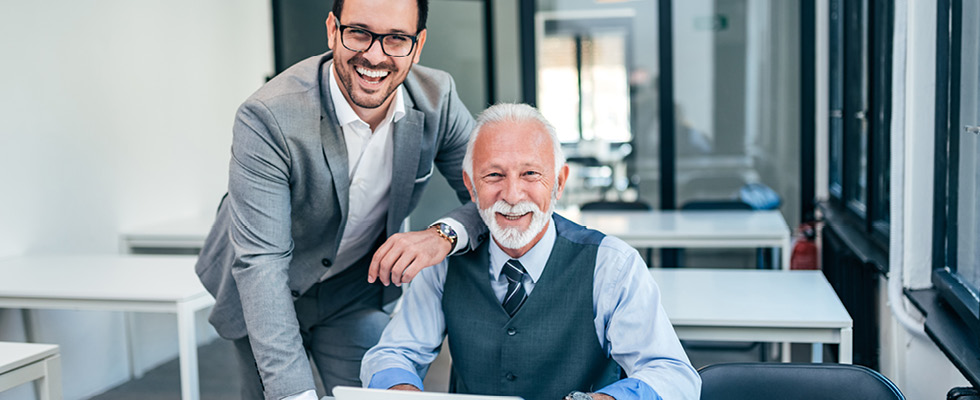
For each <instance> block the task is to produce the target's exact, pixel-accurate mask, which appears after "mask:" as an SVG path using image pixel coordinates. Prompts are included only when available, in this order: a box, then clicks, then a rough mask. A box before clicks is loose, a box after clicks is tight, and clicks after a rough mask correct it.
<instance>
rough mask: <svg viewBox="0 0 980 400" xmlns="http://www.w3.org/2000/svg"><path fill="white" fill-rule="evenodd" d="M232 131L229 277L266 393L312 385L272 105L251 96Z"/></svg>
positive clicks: (286, 175) (285, 162)
mask: <svg viewBox="0 0 980 400" xmlns="http://www.w3.org/2000/svg"><path fill="white" fill-rule="evenodd" d="M233 134H234V137H233V141H232V157H231V165H230V175H229V182H228V192H229V194H228V196H229V200H230V202H231V203H230V205H231V207H232V209H231V219H232V222H231V232H230V241H231V244H232V246H234V249H235V253H236V254H237V257H236V258H235V260H234V263H233V265H232V276H233V277H234V279H235V283H236V284H237V286H238V291H239V294H240V297H241V304H242V312H243V316H244V318H245V324H246V326H247V329H248V336H249V341H250V342H251V346H252V351H253V354H255V359H256V363H257V366H258V370H259V372H260V376H261V378H262V382H263V386H264V388H265V391H266V396H267V397H273V398H282V397H285V396H287V395H290V394H295V393H299V392H302V391H303V390H307V389H313V388H314V384H313V376H312V373H311V369H310V365H309V361H308V359H307V358H306V355H305V352H304V350H303V346H302V339H301V337H300V333H299V322H298V321H297V318H296V312H295V308H294V307H293V300H294V299H293V297H292V295H291V293H290V289H289V287H288V285H287V281H288V271H289V263H290V260H291V258H292V249H293V241H292V236H291V230H290V228H291V226H290V224H291V222H290V211H291V210H290V163H291V159H290V154H289V148H288V147H287V144H286V140H285V138H284V137H283V135H282V132H281V131H280V129H279V126H278V125H277V123H276V120H275V118H274V117H273V115H272V113H271V112H270V111H269V108H268V107H266V105H265V104H263V103H262V102H261V101H259V100H256V99H250V100H248V101H246V102H245V104H243V105H242V106H241V108H240V109H239V111H238V114H237V116H236V120H235V125H234V128H233Z"/></svg>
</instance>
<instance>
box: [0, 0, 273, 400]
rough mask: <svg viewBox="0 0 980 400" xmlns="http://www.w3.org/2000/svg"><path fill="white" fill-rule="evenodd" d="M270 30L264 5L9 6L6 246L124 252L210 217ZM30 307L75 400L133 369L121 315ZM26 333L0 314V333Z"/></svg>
mask: <svg viewBox="0 0 980 400" xmlns="http://www.w3.org/2000/svg"><path fill="white" fill-rule="evenodd" d="M271 37H272V36H271V11H270V9H269V2H268V1H264V0H248V1H241V0H238V1H232V0H212V1H204V2H201V1H193V0H171V1H162V0H158V1H139V2H134V1H125V0H89V1H67V0H61V1H58V0H39V1H30V2H3V3H2V4H0V54H2V57H3V62H2V63H0V76H2V77H3V89H2V91H0V121H2V123H0V171H3V172H2V174H3V175H2V176H3V179H2V182H3V189H2V194H0V257H9V256H16V255H22V254H46V253H114V252H117V251H118V235H119V232H120V231H121V230H122V229H124V228H126V227H130V226H135V225H141V224H146V223H151V222H155V221H163V220H168V219H173V218H177V217H182V216H192V215H196V214H200V213H206V212H213V209H214V208H215V207H216V206H217V202H218V199H219V198H220V196H221V195H222V193H223V192H224V190H225V188H226V186H227V184H226V182H227V168H228V167H227V165H228V154H229V146H230V142H231V133H230V128H231V123H232V120H233V117H234V112H235V109H236V108H237V106H238V104H240V103H241V101H242V100H244V99H245V97H247V96H248V95H249V94H250V93H251V92H252V91H254V90H255V89H257V88H258V87H259V86H260V85H261V84H262V83H263V82H264V81H265V77H266V76H267V75H269V74H271V73H272V71H273V68H272V44H271ZM148 278H151V277H148ZM31 316H32V319H33V321H34V323H33V324H32V325H33V327H34V328H35V329H34V336H35V338H34V339H35V340H38V341H42V342H50V343H57V344H59V345H61V351H62V363H63V364H62V366H63V370H64V374H63V376H64V394H65V398H66V399H76V398H85V397H88V396H91V395H93V394H95V393H98V392H101V391H103V390H105V389H107V388H109V387H111V386H112V385H113V384H116V383H119V382H121V381H124V380H125V379H127V378H128V376H127V370H128V364H127V358H126V354H125V351H124V347H123V340H122V339H123V324H122V317H121V315H120V314H118V313H107V312H88V311H86V312H74V311H37V312H31ZM24 335H25V331H24V327H23V326H22V323H21V318H20V313H19V312H17V311H14V310H0V340H23V338H24ZM156 344H157V343H153V342H150V343H146V344H145V345H146V346H147V347H151V348H152V347H154V345H156ZM31 396H32V389H31V388H30V387H28V386H24V387H21V388H17V389H15V390H13V391H10V392H6V393H4V394H0V399H4V400H7V399H29V398H32V397H31Z"/></svg>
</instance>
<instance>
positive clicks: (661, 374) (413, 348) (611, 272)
mask: <svg viewBox="0 0 980 400" xmlns="http://www.w3.org/2000/svg"><path fill="white" fill-rule="evenodd" d="M554 225H555V224H554V223H553V222H550V223H549V224H548V228H547V232H546V233H545V235H544V237H542V238H541V240H540V241H539V242H538V243H537V244H536V245H535V246H534V247H532V248H531V250H529V251H528V252H527V253H526V254H524V255H523V256H522V257H521V258H519V259H518V261H520V262H521V264H522V265H523V266H524V268H525V269H526V270H527V272H528V275H529V276H530V279H527V277H525V279H524V282H523V284H524V290H525V291H527V293H528V296H533V293H532V292H533V290H534V285H535V283H536V282H537V281H538V279H539V278H540V277H541V274H542V272H543V271H544V267H545V264H546V263H547V262H548V257H549V255H550V254H551V249H552V248H553V247H554V244H555V238H556V236H557V233H556V231H555V227H554ZM488 247H489V251H490V265H489V268H488V275H487V277H488V279H490V286H491V287H492V288H493V291H494V293H495V294H496V295H497V298H498V299H499V300H500V301H503V298H504V296H505V295H506V292H507V279H506V278H505V277H504V276H503V275H502V274H501V269H502V267H503V265H504V263H505V262H506V261H507V260H509V259H510V256H508V255H507V254H506V253H504V252H503V250H501V249H500V247H499V246H498V245H497V243H496V242H494V241H490V246H488ZM446 268H447V263H446V261H443V262H442V263H440V264H438V265H435V266H432V267H430V268H426V269H424V270H422V272H421V273H419V275H418V276H416V277H415V279H413V280H412V283H411V285H409V288H408V289H407V290H406V291H405V294H404V298H403V299H402V305H401V310H400V311H399V312H397V313H396V314H395V315H394V316H393V317H392V320H391V322H390V323H389V324H388V327H387V328H385V330H384V333H383V334H382V335H381V340H380V342H379V343H378V344H377V345H376V346H374V347H373V348H371V349H370V350H368V352H367V354H365V355H364V360H363V362H362V364H361V382H364V383H365V384H367V385H368V387H372V388H382V389H387V388H390V387H392V386H395V385H398V384H403V383H406V384H410V385H414V386H416V387H418V388H420V389H423V387H422V379H421V378H420V377H422V376H425V373H426V371H427V369H428V366H429V364H430V363H432V361H433V360H435V358H436V355H438V352H439V349H440V348H441V346H442V342H443V339H444V337H445V334H446V323H445V318H444V316H443V313H442V290H443V283H444V282H445V281H446ZM593 278H594V279H593V284H594V286H593V291H592V293H593V308H592V310H593V313H594V315H595V318H594V323H595V329H596V337H597V338H598V339H599V345H600V346H601V347H602V348H603V349H604V350H605V351H606V352H607V354H609V355H610V356H611V357H612V358H613V360H615V361H616V362H617V363H618V364H619V365H620V366H621V367H623V369H624V370H625V372H626V374H627V376H628V378H626V379H622V380H619V381H616V382H614V383H612V384H610V385H609V386H606V387H604V388H602V389H600V390H598V392H599V393H604V394H608V395H610V396H612V397H614V398H616V399H617V400H628V399H697V398H699V397H700V393H701V378H700V376H699V375H698V373H697V371H696V370H695V369H694V368H693V367H692V366H691V363H690V361H689V360H688V358H687V355H686V354H685V353H684V349H683V348H682V347H681V344H680V341H679V340H678V339H677V335H676V333H675V332H674V328H673V327H672V326H671V324H670V321H669V320H668V319H667V314H666V313H665V312H664V309H663V307H662V306H661V305H660V289H659V288H658V287H657V284H656V283H655V282H654V281H653V278H652V277H651V276H650V273H649V271H647V267H646V265H645V264H644V262H643V259H642V258H640V256H639V254H638V253H637V252H636V250H635V249H633V248H632V247H630V246H629V245H627V244H626V243H625V242H623V241H622V240H620V239H618V238H615V237H612V236H606V237H605V238H604V239H603V240H602V243H600V245H599V249H598V253H597V255H596V268H595V273H594V276H593ZM568 361H569V362H575V360H568Z"/></svg>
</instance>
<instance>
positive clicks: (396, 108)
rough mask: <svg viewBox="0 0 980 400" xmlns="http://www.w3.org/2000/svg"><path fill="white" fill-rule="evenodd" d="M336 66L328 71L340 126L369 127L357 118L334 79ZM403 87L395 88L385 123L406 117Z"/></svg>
mask: <svg viewBox="0 0 980 400" xmlns="http://www.w3.org/2000/svg"><path fill="white" fill-rule="evenodd" d="M333 68H334V66H333V64H332V63H331V64H330V68H329V70H328V74H329V75H328V76H327V81H328V82H329V85H330V99H331V100H333V109H334V112H336V113H337V122H340V126H346V125H347V124H350V123H354V122H357V123H360V124H362V125H364V126H367V122H364V121H363V120H361V117H358V116H357V113H356V112H354V108H353V107H351V106H350V103H348V102H347V98H346V97H344V92H342V91H341V90H340V85H338V84H337V79H336V78H334V70H333ZM402 86H403V85H398V87H397V88H395V93H392V96H395V99H394V101H392V102H391V107H388V114H387V115H386V116H385V121H390V122H398V120H400V119H402V117H404V116H405V99H404V98H403V97H402V96H403V95H402Z"/></svg>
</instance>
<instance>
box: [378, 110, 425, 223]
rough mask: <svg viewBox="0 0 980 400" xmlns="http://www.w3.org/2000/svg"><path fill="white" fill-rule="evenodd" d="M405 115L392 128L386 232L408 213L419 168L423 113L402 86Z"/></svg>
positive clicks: (400, 221)
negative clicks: (392, 149)
mask: <svg viewBox="0 0 980 400" xmlns="http://www.w3.org/2000/svg"><path fill="white" fill-rule="evenodd" d="M404 98H405V117H404V118H402V119H401V120H399V121H398V122H396V123H395V126H394V128H393V129H392V131H391V135H392V140H393V142H392V145H393V148H394V151H392V153H393V154H392V156H393V157H392V158H393V159H392V164H391V165H392V171H391V189H390V191H389V192H388V193H389V194H388V196H389V197H388V224H387V225H388V232H387V233H388V235H391V234H393V233H396V232H398V231H399V230H400V228H401V224H402V220H404V219H405V217H407V216H408V203H409V202H410V201H411V196H412V188H413V187H414V186H415V174H416V173H417V172H418V169H419V157H421V155H420V150H419V147H420V145H421V143H422V126H423V120H424V117H425V116H424V115H423V114H422V112H421V111H419V110H416V109H415V102H414V101H412V97H411V96H410V95H409V93H408V90H405V97H404Z"/></svg>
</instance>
